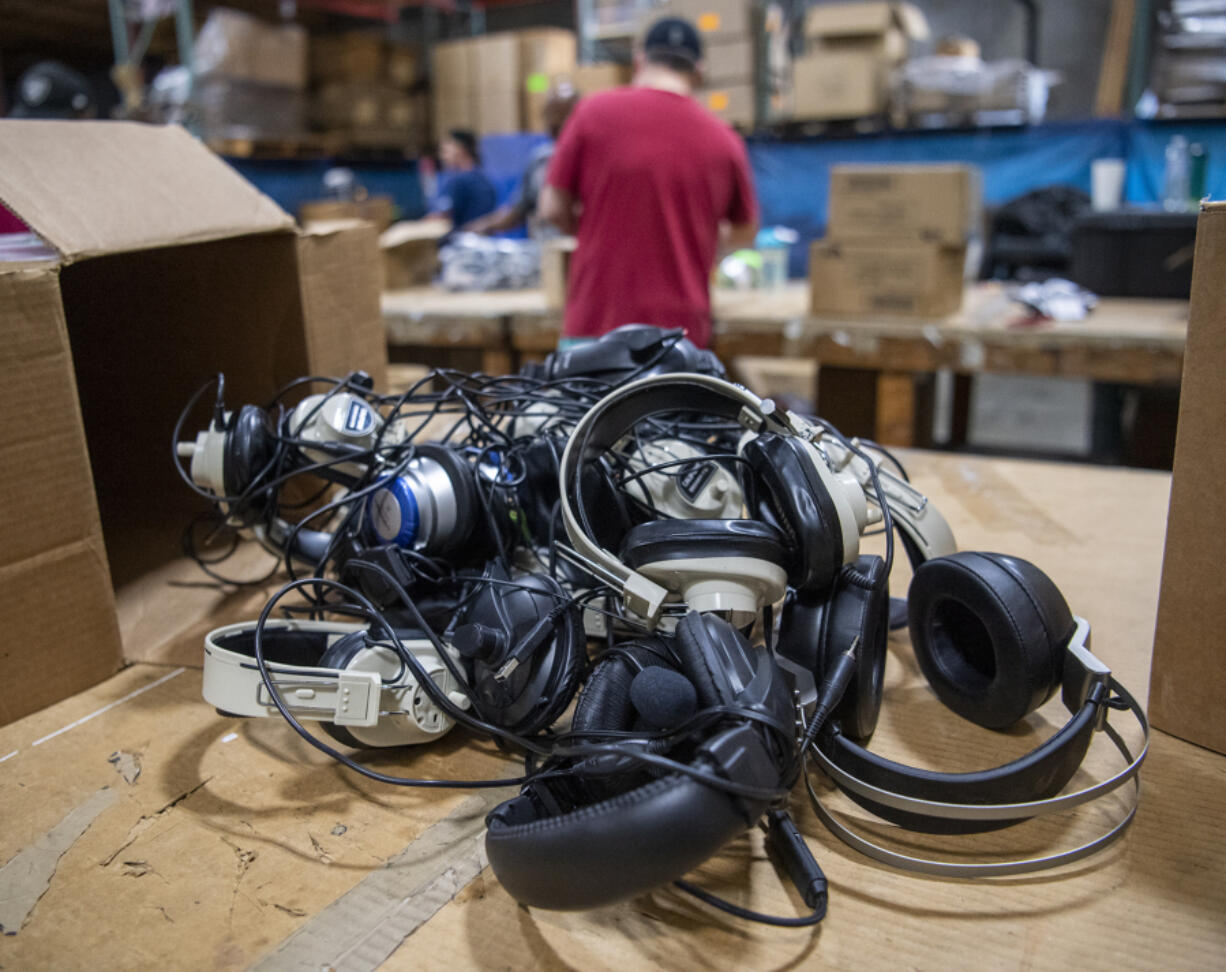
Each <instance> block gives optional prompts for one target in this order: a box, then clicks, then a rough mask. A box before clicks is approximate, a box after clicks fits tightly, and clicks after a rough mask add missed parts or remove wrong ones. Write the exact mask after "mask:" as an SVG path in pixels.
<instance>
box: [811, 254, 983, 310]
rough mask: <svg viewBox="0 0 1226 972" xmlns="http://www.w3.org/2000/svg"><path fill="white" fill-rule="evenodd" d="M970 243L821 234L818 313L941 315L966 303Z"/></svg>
mask: <svg viewBox="0 0 1226 972" xmlns="http://www.w3.org/2000/svg"><path fill="white" fill-rule="evenodd" d="M965 264H966V247H965V246H942V245H941V244H938V243H927V242H918V241H917V242H911V241H893V240H832V239H829V238H827V239H824V240H818V241H817V242H816V243H814V244H813V246H812V248H811V249H810V251H809V304H810V306H809V309H810V311H811V312H812V313H814V314H816V315H819V316H821V315H827V316H842V315H848V316H852V317H858V316H865V315H872V316H874V317H905V318H917V319H921V320H926V321H927V320H935V319H938V318H942V317H948V316H949V315H950V314H954V313H957V311H958V309H959V308H960V307H961V306H962V289H963V269H964V266H965Z"/></svg>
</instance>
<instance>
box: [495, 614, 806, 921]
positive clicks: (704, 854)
mask: <svg viewBox="0 0 1226 972" xmlns="http://www.w3.org/2000/svg"><path fill="white" fill-rule="evenodd" d="M794 717H795V708H794V706H793V703H792V698H791V693H790V690H789V688H788V685H787V684H786V680H785V678H784V675H783V672H782V671H781V669H779V667H778V665H777V663H776V662H775V660H774V658H773V657H772V655H771V653H770V652H769V651H767V650H765V649H758V650H755V649H753V648H751V647H750V644H749V642H748V641H747V640H746V639H745V637H744V635H742V634H741V633H740V632H739V631H738V630H737V629H736V628H734V627H733V626H732V625H730V624H729V623H728V622H726V621H724V620H722V619H720V618H717V617H715V616H713V615H702V614H699V613H697V612H690V613H689V614H687V615H686V616H685V617H684V618H683V619H682V620H681V621H680V622H679V623H678V625H677V629H676V633H675V636H673V637H668V638H664V637H654V638H651V639H648V640H645V641H642V642H639V643H637V644H635V645H629V646H622V647H619V648H616V649H613V650H612V651H610V652H609V653H608V654H607V655H606V656H605V657H604V658H603V660H602V661H601V662H600V663H599V664H598V665H597V666H596V667H595V668H594V669H593V671H592V674H591V677H590V678H589V679H588V681H587V683H586V685H585V686H584V689H583V692H582V693H581V695H580V698H579V702H578V704H577V706H576V709H575V716H574V720H573V723H572V729H571V733H570V734H569V736H567V737H565V738H564V740H560V742H565V741H566V740H571V741H572V744H571V745H570V746H566V745H563V746H560V747H559V749H558V752H562V753H566V752H569V753H570V754H571V755H572V756H573V757H575V758H574V759H572V761H571V765H570V767H569V769H568V770H567V771H565V772H554V773H551V772H549V768H548V766H547V767H546V769H545V772H544V773H543V774H542V775H541V776H540V777H539V778H538V779H536V780H534V781H533V782H531V783H529V784H528V785H527V786H525V787H524V788H523V790H522V792H521V793H520V795H519V796H517V797H515V798H513V799H511V800H508V801H507V802H506V803H503V804H501V805H500V806H498V807H496V808H495V809H494V810H493V811H492V812H491V813H490V814H489V816H488V817H487V819H486V824H487V826H488V831H487V834H486V841H485V846H486V852H487V854H488V857H489V861H490V865H491V867H492V868H493V870H494V873H495V875H496V876H497V877H498V880H499V881H500V882H501V883H502V885H503V886H504V887H505V888H506V889H507V891H508V892H510V894H511V895H512V896H513V897H515V898H516V900H518V901H519V902H521V903H522V904H526V905H533V906H539V907H544V908H555V909H564V910H570V909H580V908H594V907H599V906H601V905H605V904H609V903H611V902H614V901H618V900H621V899H623V898H627V897H631V896H633V895H636V894H640V893H642V892H645V891H648V890H650V889H652V888H655V887H657V886H659V885H661V884H665V883H667V882H669V881H672V880H675V879H677V878H679V877H680V876H681V875H683V874H684V873H686V872H687V871H689V870H690V869H692V868H694V867H696V866H697V865H698V864H700V863H702V862H703V861H704V860H706V859H707V858H708V857H710V856H711V855H712V854H714V853H716V852H717V851H718V850H719V849H720V847H722V846H723V845H724V844H725V843H727V842H728V841H729V840H731V839H732V838H733V837H735V836H736V835H737V834H739V833H741V832H743V831H744V830H745V829H746V828H748V827H750V826H752V825H753V824H754V822H755V821H756V820H758V819H759V818H760V817H761V816H762V814H763V813H764V812H765V810H766V809H767V807H768V805H769V804H770V803H771V802H772V801H773V800H775V799H778V798H779V797H780V796H782V795H785V794H786V793H787V790H788V789H789V788H790V787H791V785H792V783H793V782H794V781H795V776H796V764H797V759H796V748H795V746H796V743H795V728H794ZM653 730H658V731H656V732H654V733H653ZM634 736H638V737H640V738H638V739H632V738H630V739H628V738H627V737H634ZM589 740H590V742H589ZM615 740H616V741H615ZM658 766H664V767H665V768H667V769H670V770H671V771H670V772H667V773H666V774H664V775H661V774H660V773H659V772H658V771H656V772H652V770H653V768H654V767H658Z"/></svg>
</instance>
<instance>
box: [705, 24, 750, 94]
mask: <svg viewBox="0 0 1226 972" xmlns="http://www.w3.org/2000/svg"><path fill="white" fill-rule="evenodd" d="M755 46H756V45H755V42H754V40H753V38H752V37H750V36H745V37H736V38H733V39H731V40H718V41H712V42H711V43H709V44H707V50H706V53H705V55H704V58H703V60H704V62H705V64H706V74H705V75H704V77H703V80H704V82H705V84H706V85H707V87H720V86H723V85H729V84H753V82H754V63H755V61H756V58H755V56H754V50H755Z"/></svg>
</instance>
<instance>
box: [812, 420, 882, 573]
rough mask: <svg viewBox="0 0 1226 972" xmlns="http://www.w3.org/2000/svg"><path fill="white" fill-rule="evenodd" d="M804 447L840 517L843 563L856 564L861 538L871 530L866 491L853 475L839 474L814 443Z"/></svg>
mask: <svg viewBox="0 0 1226 972" xmlns="http://www.w3.org/2000/svg"><path fill="white" fill-rule="evenodd" d="M804 446H805V451H806V452H807V453H808V454H809V459H810V460H812V462H813V467H814V468H815V469H816V470H817V475H818V478H819V479H821V481H822V484H823V485H824V486H825V487H826V492H827V493H829V494H830V499H831V501H832V502H833V503H834V508H835V511H836V512H837V513H838V517H839V529H840V531H841V532H842V534H843V563H845V564H853V563H855V562H856V558H857V557H859V556H860V534H861V533H863V532H864V529H865V527H867V526H868V503H867V502H866V501H865V498H864V490H863V489H861V488H860V484H859V483H858V482H856V478H855V476H853V475H851V474H850V473H840V474H836V473H835V472H834V470H833V469H831V468H830V466H829V464H827V462H826V460H825V458H824V457H823V456H822V454H821V453H820V452H819V451H818V450H817V448H816V447H815V446H814V445H813V443H811V442H806V443H805V444H804Z"/></svg>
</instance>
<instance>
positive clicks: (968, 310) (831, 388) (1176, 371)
mask: <svg viewBox="0 0 1226 972" xmlns="http://www.w3.org/2000/svg"><path fill="white" fill-rule="evenodd" d="M807 308H808V291H807V288H806V285H804V284H790V285H789V286H788V287H786V288H784V289H783V290H781V291H778V292H769V293H757V292H735V291H715V292H714V297H713V307H712V316H713V321H714V327H713V338H712V346H713V348H714V350H715V351H716V353H717V354H719V356H720V357H721V358H722V359H723V360H724V361H726V362H732V361H734V360H735V359H736V358H737V357H739V356H741V355H777V356H783V357H789V358H809V359H812V360H815V361H817V362H818V363H819V366H820V368H821V369H822V378H823V382H819V386H818V396H817V406H818V411H819V413H820V414H822V415H823V416H824V417H826V418H829V419H830V420H831V421H833V422H835V424H836V425H838V426H839V427H840V428H842V429H843V430H844V431H846V432H848V433H854V434H869V433H871V434H874V435H875V436H876V437H877V438H878V439H880V440H881V441H883V442H888V443H894V444H901V445H909V444H912V443H913V441H914V429H915V425H916V416H917V404H916V403H917V396H916V394H915V381H914V379H915V376H917V375H925V374H930V373H932V372H934V371H937V370H939V369H950V370H952V371H954V372H956V373H958V374H960V375H971V374H976V373H980V372H996V373H1005V374H1029V375H1048V376H1059V377H1075V378H1087V379H1090V380H1093V381H1103V382H1122V383H1127V384H1136V385H1174V384H1177V383H1178V382H1179V378H1180V375H1181V374H1182V371H1183V348H1184V343H1185V341H1186V337H1187V320H1188V304H1187V302H1186V301H1179V300H1145V299H1128V298H1104V299H1103V300H1101V301H1100V303H1099V305H1098V308H1097V309H1096V310H1095V311H1094V313H1093V314H1092V315H1091V316H1090V318H1088V319H1087V320H1085V321H1081V322H1076V323H1064V324H1054V323H1051V322H1045V323H1040V324H1027V323H1021V321H1022V317H1023V315H1022V314H1021V312H1020V309H1019V307H1018V305H1016V304H1012V303H1011V302H1010V301H1009V300H1008V298H1007V296H1006V295H1005V292H1004V288H1003V287H1002V286H1001V285H1000V284H994V283H987V284H978V285H976V286H974V287H971V288H969V289H968V291H967V299H966V302H965V304H964V307H963V309H962V311H961V312H960V313H959V314H957V315H955V316H953V317H951V318H948V319H944V320H933V321H927V322H924V321H918V322H917V321H864V320H848V319H835V318H819V317H813V316H811V315H809V314H808V312H807ZM383 315H384V319H385V321H386V322H387V328H388V343H389V346H390V348H391V350H392V354H393V358H394V360H413V359H421V358H423V357H424V358H426V359H427V360H428V359H429V357H430V355H431V354H436V353H437V352H438V351H439V350H440V349H447V350H454V349H467V350H468V351H469V352H470V355H474V356H479V366H480V367H481V368H482V370H485V371H488V372H491V373H498V372H500V371H506V370H508V366H512V365H516V364H517V363H518V361H519V360H521V359H523V358H535V357H540V356H542V355H544V354H546V353H548V352H549V351H551V350H552V349H553V348H554V347H556V346H557V339H558V334H559V326H560V314H559V312H558V311H557V310H551V309H550V308H549V307H548V306H547V304H546V301H545V297H544V295H543V294H542V293H541V292H539V291H532V290H530V291H514V292H506V293H485V294H460V293H456V294H452V293H447V292H444V291H440V290H438V289H436V288H420V289H416V290H402V291H394V292H390V293H387V294H385V295H384V297H383ZM470 360H471V359H470ZM431 363H433V362H431ZM473 364H474V366H477V362H473ZM963 392H965V388H963Z"/></svg>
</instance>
